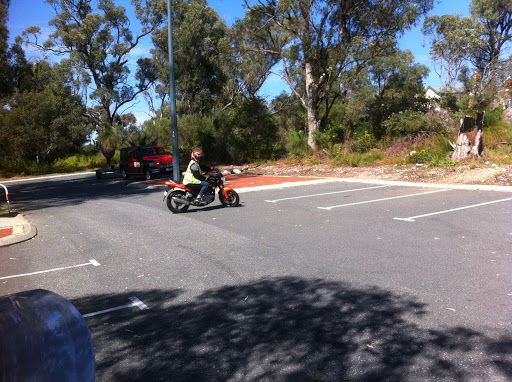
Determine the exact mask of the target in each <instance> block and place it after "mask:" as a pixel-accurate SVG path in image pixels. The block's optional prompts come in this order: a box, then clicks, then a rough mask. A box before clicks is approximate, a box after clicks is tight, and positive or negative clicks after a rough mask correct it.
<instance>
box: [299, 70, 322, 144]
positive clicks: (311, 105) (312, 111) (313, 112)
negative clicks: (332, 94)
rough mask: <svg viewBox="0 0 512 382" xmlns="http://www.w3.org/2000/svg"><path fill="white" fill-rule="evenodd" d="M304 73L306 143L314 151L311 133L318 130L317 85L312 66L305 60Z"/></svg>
mask: <svg viewBox="0 0 512 382" xmlns="http://www.w3.org/2000/svg"><path fill="white" fill-rule="evenodd" d="M305 74H306V99H305V100H304V102H303V104H304V107H305V108H306V112H307V117H308V145H309V147H311V148H312V149H313V151H316V143H315V140H314V136H313V134H314V133H315V131H319V130H320V121H319V120H318V86H317V84H316V83H315V79H314V77H313V67H312V65H311V63H309V62H307V63H306V65H305Z"/></svg>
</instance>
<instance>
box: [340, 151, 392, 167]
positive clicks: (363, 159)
mask: <svg viewBox="0 0 512 382" xmlns="http://www.w3.org/2000/svg"><path fill="white" fill-rule="evenodd" d="M382 158H383V155H382V153H381V152H379V151H377V150H371V151H369V152H368V153H364V154H363V153H340V154H339V155H337V156H336V157H335V158H334V160H333V163H334V164H336V165H338V166H350V167H359V166H367V165H370V164H373V163H376V162H378V161H380V160H381V159H382Z"/></svg>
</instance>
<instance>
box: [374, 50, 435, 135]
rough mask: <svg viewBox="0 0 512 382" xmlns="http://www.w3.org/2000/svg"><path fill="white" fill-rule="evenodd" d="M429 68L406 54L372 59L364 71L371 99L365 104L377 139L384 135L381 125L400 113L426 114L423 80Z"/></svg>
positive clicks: (398, 53) (401, 52)
mask: <svg viewBox="0 0 512 382" xmlns="http://www.w3.org/2000/svg"><path fill="white" fill-rule="evenodd" d="M428 71H429V69H428V68H427V67H426V66H425V65H421V64H417V63H414V56H413V55H412V53H411V52H410V51H401V50H394V49H393V50H391V51H390V52H389V53H388V54H387V55H386V56H385V57H379V58H376V59H375V60H374V61H373V62H372V63H371V65H370V66H369V68H368V75H369V79H370V82H371V85H372V89H374V97H373V99H372V100H371V101H370V102H369V103H368V106H367V109H368V115H369V116H370V120H371V123H372V129H373V133H374V135H375V136H376V137H377V138H381V137H382V136H383V135H384V133H385V128H383V126H382V122H384V121H385V120H386V119H388V118H389V117H390V116H392V115H393V114H397V113H400V112H404V111H416V112H426V111H427V110H428V99H427V98H426V97H425V95H424V94H425V89H424V87H423V80H424V78H425V77H426V76H427V75H428Z"/></svg>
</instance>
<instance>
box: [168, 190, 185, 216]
mask: <svg viewBox="0 0 512 382" xmlns="http://www.w3.org/2000/svg"><path fill="white" fill-rule="evenodd" d="M175 198H181V199H185V193H184V192H183V191H173V192H171V193H170V194H169V195H168V196H167V200H166V202H167V208H169V209H170V210H171V211H172V212H173V213H175V214H178V213H181V212H185V211H186V210H188V208H189V207H190V205H188V204H182V203H178V202H176V200H175Z"/></svg>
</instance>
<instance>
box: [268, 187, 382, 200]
mask: <svg viewBox="0 0 512 382" xmlns="http://www.w3.org/2000/svg"><path fill="white" fill-rule="evenodd" d="M382 187H389V186H388V185H385V186H374V187H364V188H356V189H352V190H343V191H333V192H324V193H322V194H311V195H302V196H293V197H291V198H282V199H274V200H265V201H266V202H269V203H276V202H280V201H282V200H292V199H301V198H311V197H313V196H322V195H332V194H342V193H344V192H352V191H362V190H371V189H372V188H382Z"/></svg>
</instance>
